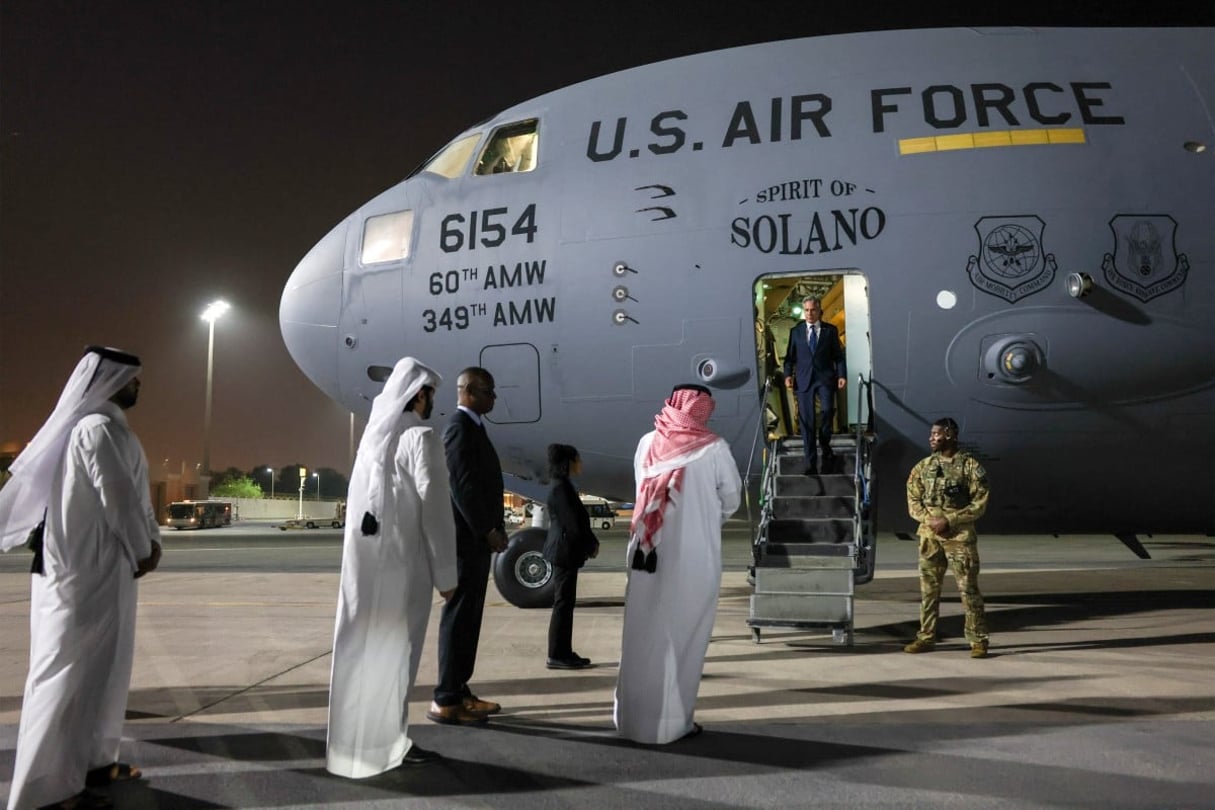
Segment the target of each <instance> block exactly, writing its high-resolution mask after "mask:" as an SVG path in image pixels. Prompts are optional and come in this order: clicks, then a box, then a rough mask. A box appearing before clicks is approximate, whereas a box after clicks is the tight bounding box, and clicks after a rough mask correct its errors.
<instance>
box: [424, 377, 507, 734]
mask: <svg viewBox="0 0 1215 810" xmlns="http://www.w3.org/2000/svg"><path fill="white" fill-rule="evenodd" d="M456 393H457V404H458V406H459V407H458V409H457V410H456V412H455V413H454V414H452V416H451V421H449V422H448V423H447V428H446V429H445V430H444V431H443V446H444V447H445V448H446V450H447V470H448V473H449V474H450V476H451V502H452V510H453V511H454V513H455V518H456V578H457V585H456V592H455V593H454V594H452V596H451V598H450V599H449V600H448V601H447V603H446V604H445V605H444V606H443V614H442V617H441V618H440V620H439V683H438V685H437V686H435V697H434V702H433V703H431V704H430V711H428V712H427V713H426V716H427V717H428V718H430V719H431V720H433V721H434V722H436V723H447V724H454V725H469V724H474V723H484V722H485V718H486V717H487V716H488V715H491V714H495V713H497V712H499V711H501V710H502V707H501V706H500V705H498V704H497V703H493V702H491V701H488V700H481V699H480V698H478V697H477V696H476V695H474V694H473V693H472V690H470V689H469V688H468V682H469V681H470V680H471V679H472V674H473V668H474V667H475V666H476V663H477V642H478V641H479V640H480V638H481V616H482V614H483V613H484V610H485V589H486V586H487V585H488V584H489V567H490V555H491V553H492V552H495V551H502V550H503V549H505V548H506V531H505V528H506V523H505V520H504V519H503V514H502V495H503V486H502V466H501V464H500V463H499V462H498V454H497V452H495V450H494V446H493V444H492V443H490V440H489V435H488V434H487V433H486V432H485V426H484V424H483V422H482V419H481V417H482V416H484V415H485V414H487V413H489V412H490V411H492V410H493V409H494V399H495V397H496V396H497V394H496V393H495V392H494V378H493V376H492V375H491V374H490V373H489V372H488V371H486V370H485V369H483V368H479V367H476V366H474V367H472V368H466V369H464V370H463V371H461V372H460V377H459V379H458V380H457V381H456Z"/></svg>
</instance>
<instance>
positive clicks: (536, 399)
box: [480, 343, 540, 425]
mask: <svg viewBox="0 0 1215 810" xmlns="http://www.w3.org/2000/svg"><path fill="white" fill-rule="evenodd" d="M480 364H481V367H482V368H485V369H488V370H489V373H490V374H492V375H494V385H495V388H496V389H497V394H498V398H497V400H496V401H495V402H494V409H493V410H492V411H490V412H489V413H488V414H486V416H485V418H486V419H487V420H488V421H489V422H491V423H493V424H496V425H502V424H518V423H521V422H539V421H540V352H539V351H537V350H536V347H535V346H533V345H532V344H530V343H506V344H501V345H497V346H486V347H485V348H484V349H482V350H481V359H480Z"/></svg>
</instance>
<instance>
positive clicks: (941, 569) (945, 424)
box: [903, 418, 988, 658]
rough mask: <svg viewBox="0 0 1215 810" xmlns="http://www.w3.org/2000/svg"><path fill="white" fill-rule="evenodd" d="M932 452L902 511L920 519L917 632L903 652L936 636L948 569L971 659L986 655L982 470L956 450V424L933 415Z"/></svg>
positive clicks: (924, 647)
mask: <svg viewBox="0 0 1215 810" xmlns="http://www.w3.org/2000/svg"><path fill="white" fill-rule="evenodd" d="M928 446H929V447H930V448H931V449H932V455H931V456H929V457H928V458H926V459H924V460H923V461H921V462H920V463H918V464H916V465H915V467H914V468H912V470H911V475H910V476H909V477H908V478H907V511H908V512H909V513H910V514H911V517H912V518H913V519H914V520H915V521H916V522H917V523H919V524H920V529H919V532H918V534H919V536H920V632H919V633H917V634H916V637H915V640H914V641H912V642H911V643H910V644H908V645H907V646H906V647H904V648H903V650H904V652H909V653H920V652H927V651H928V650H931V649H932V648H933V647H934V646H935V645H936V640H937V616H938V614H939V613H940V608H941V583H942V581H943V580H944V578H945V569H946V567H948V568H949V569H950V570H951V571H953V577H954V580H956V581H957V583H958V590H959V591H961V593H962V605H963V607H965V609H966V640H967V641H969V642H970V657H971V658H986V657H987V620H986V618H985V617H984V614H983V595H982V594H981V593H979V542H978V541H979V538H978V535H976V534H975V521H976V520H978V519H979V518H980V517H982V516H983V512H984V511H986V509H987V495H988V489H987V472H986V471H985V470H984V469H983V466H982V465H981V464H979V462H978V461H976V460H975V458H974V457H973V456H971V455H970V454H968V453H963V452H959V451H958V423H957V422H955V421H954V420H952V419H949V418H945V419H938V420H937V421H936V422H933V423H932V429H931V430H930V431H929V434H928Z"/></svg>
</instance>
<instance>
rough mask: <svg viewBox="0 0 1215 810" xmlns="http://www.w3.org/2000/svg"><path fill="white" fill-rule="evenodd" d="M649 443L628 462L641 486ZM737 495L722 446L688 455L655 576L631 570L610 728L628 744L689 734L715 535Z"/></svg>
mask: <svg viewBox="0 0 1215 810" xmlns="http://www.w3.org/2000/svg"><path fill="white" fill-rule="evenodd" d="M654 435H655V434H654V433H653V432H651V433H647V434H646V435H645V436H643V437H642V438H641V442H640V444H639V445H638V446H637V454H636V456H635V457H634V459H633V465H634V471H635V474H636V478H637V481H638V483H639V484H640V482H641V481H642V479H643V477H644V470H643V467H642V464H643V462H644V460H645V457H646V451H647V450H648V449H649V447H650V443H651V442H652V441H653V439H654ZM639 489H640V487H639ZM741 491H742V481H741V479H740V478H739V475H738V467H737V466H736V465H735V463H734V458H733V456H732V455H731V454H730V447H729V445H728V444H726V442H725V440H724V439H718V440H717V441H715V442H713V443H712V444H709V445H707V446H705V447H702V448H700V449H699V450H696V451H694V452H693V453H691V454H690V455H689V460H688V461H687V463H686V465H685V466H684V472H683V486H682V488H681V489H680V491H679V492H676V493H673V495H672V498H673V501H672V503H669V504H668V505H667V507H666V512H665V516H664V518H663V524H662V528H661V529H660V530H659V536H660V542H659V544H658V545H657V547H656V549H655V551H656V553H657V554H658V568H657V570H656V571H655V572H654V573H652V574H650V573H646V572H645V571H636V570H633V569H629V572H628V576H629V580H628V586H627V588H626V589H625V596H624V631H623V638H622V641H621V651H620V675H619V678H618V680H617V681H616V706H615V721H616V729H617V730H618V731H619V732H620V734H621V735H622V736H624V737H627V738H629V739H630V740H633V741H635V742H640V743H651V744H653V743H668V742H671V741H673V740H677V739H679V738H680V737H682V736H683V735H685V734H687V733H688V732H689V731H691V730H692V713H693V711H694V710H695V708H696V693H697V690H698V689H699V688H700V676H701V672H702V671H703V669H704V662H705V654H706V653H707V652H708V649H709V636H710V635H711V634H712V632H713V620H714V619H715V618H716V616H717V594H718V591H719V589H720V587H721V527H722V524H724V523H725V521H726V518H728V517H729V516H730V515H732V514H734V512H735V510H737V509H738V504H739V498H740V496H741ZM638 506H640V504H638ZM636 545H637V540H636V539H634V540H633V541H632V542H630V543H629V546H628V551H627V557H626V558H625V559H627V560H632V558H633V552H634V551H635V549H636Z"/></svg>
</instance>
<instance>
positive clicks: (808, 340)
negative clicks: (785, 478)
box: [785, 298, 848, 475]
mask: <svg viewBox="0 0 1215 810" xmlns="http://www.w3.org/2000/svg"><path fill="white" fill-rule="evenodd" d="M802 317H803V318H804V319H805V320H804V321H803V322H802V323H799V324H798V325H797V326H795V327H793V329H792V331H790V332H789V347H788V348H787V349H786V350H785V387H786V388H790V389H792V390H793V391H794V392H795V393H796V394H797V410H798V415H797V424H798V427H799V428H800V429H801V434H802V447H803V449H804V452H805V455H806V469H805V473H806V475H814V474H815V473H817V472H818V463H817V457H816V455H817V454H816V453H815V438H816V434H815V430H814V399H815V397H817V398H818V406H819V409H820V411H821V413H822V422H821V423H820V425H819V429H818V433H817V438H818V440H819V441H820V442H821V443H822V445H823V471H824V472H826V471H827V468H828V467H829V466H830V465H831V463H832V462H833V460H834V455H833V454H832V452H831V423H832V421H831V420H832V417H833V416H834V415H835V392H836V390H837V389H839V390H842V389H843V387H844V385H845V383H846V380H847V376H848V372H847V368H846V366H845V365H844V348H843V346H841V345H840V333H839V330H838V329H836V328H835V327H834V326H832V325H831V324H829V323H824V322H823V320H822V317H823V307H822V304H821V303H820V302H819V300H818V299H817V298H807V299H806V300H804V301H802Z"/></svg>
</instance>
